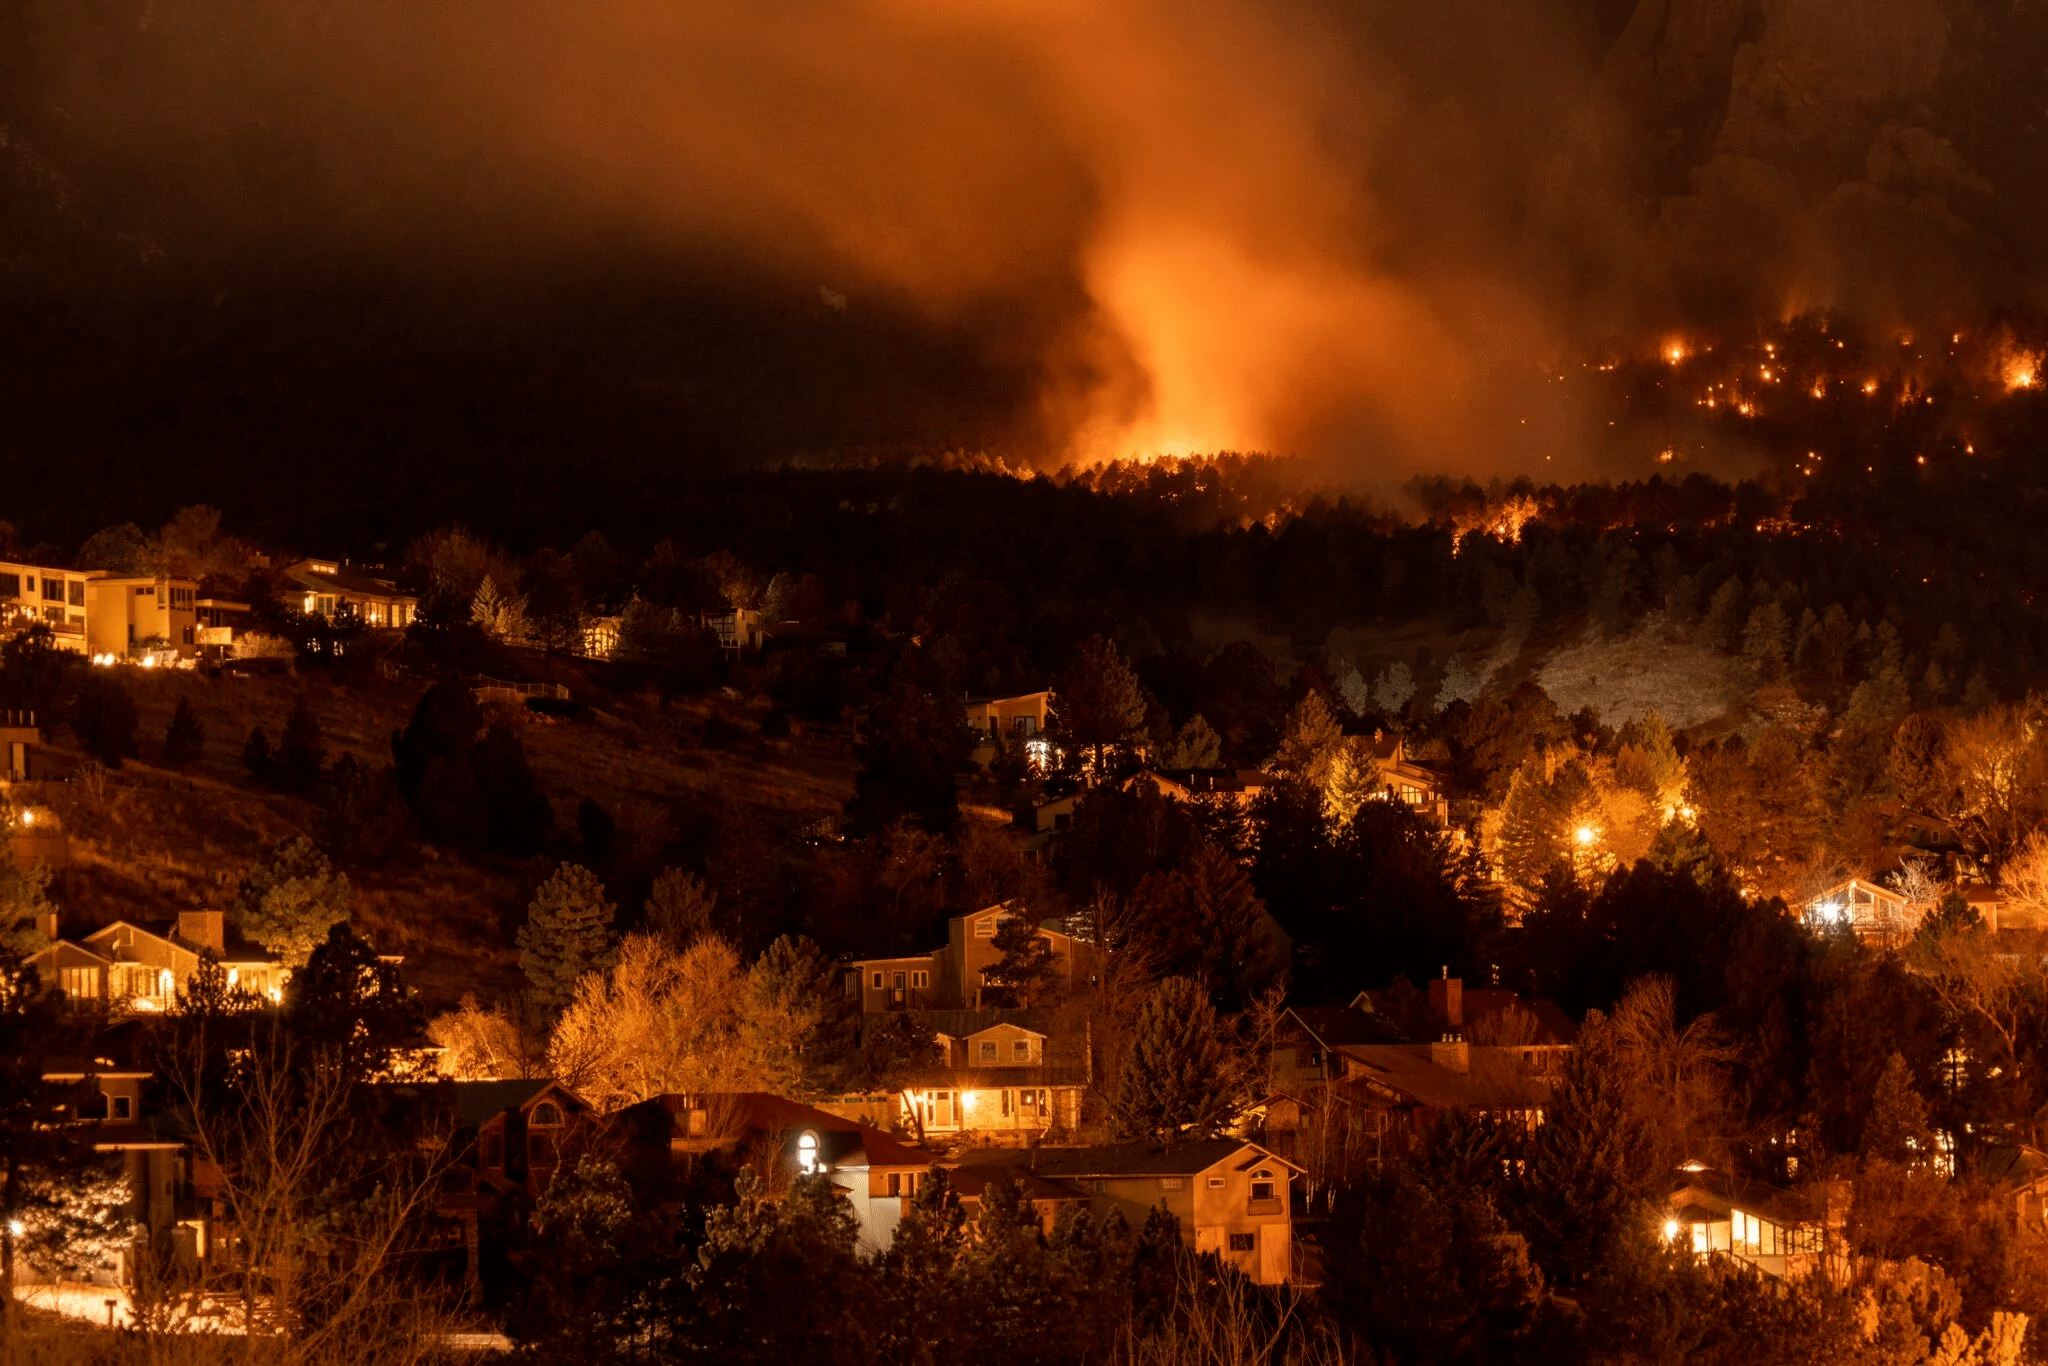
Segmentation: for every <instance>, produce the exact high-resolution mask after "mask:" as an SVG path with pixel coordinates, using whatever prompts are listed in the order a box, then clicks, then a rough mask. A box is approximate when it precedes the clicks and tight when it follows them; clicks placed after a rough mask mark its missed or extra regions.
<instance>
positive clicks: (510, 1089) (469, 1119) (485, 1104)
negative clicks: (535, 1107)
mask: <svg viewBox="0 0 2048 1366" xmlns="http://www.w3.org/2000/svg"><path fill="white" fill-rule="evenodd" d="M452 1084H453V1085H454V1087H455V1115H456V1118H457V1119H458V1120H459V1121H460V1123H461V1125H462V1127H463V1128H465V1129H477V1128H481V1127H482V1126H483V1125H484V1124H486V1123H488V1122H489V1121H490V1120H491V1119H493V1118H495V1117H496V1116H498V1115H500V1114H503V1113H504V1112H505V1111H507V1110H513V1109H517V1108H518V1107H520V1106H522V1105H524V1104H526V1102H528V1101H529V1100H532V1099H533V1098H534V1097H535V1096H537V1095H539V1094H540V1093H541V1092H542V1091H545V1090H546V1089H547V1088H548V1087H550V1086H553V1085H554V1084H555V1083H554V1079H553V1078H552V1077H519V1078H515V1079H513V1080H509V1081H458V1082H454V1083H452Z"/></svg>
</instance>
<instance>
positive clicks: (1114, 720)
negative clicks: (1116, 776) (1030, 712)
mask: <svg viewBox="0 0 2048 1366" xmlns="http://www.w3.org/2000/svg"><path fill="white" fill-rule="evenodd" d="M1051 711H1052V724H1053V728H1054V729H1056V730H1058V731H1059V732H1060V733H1061V734H1063V735H1064V736H1066V738H1067V739H1069V740H1071V741H1072V742H1074V743H1075V744H1077V745H1081V746H1083V747H1084V748H1086V749H1088V750H1089V751H1091V753H1092V754H1093V757H1094V771H1095V773H1096V774H1097V775H1098V776H1099V775H1100V774H1101V772H1102V759H1103V751H1104V750H1106V749H1107V748H1108V747H1109V746H1111V745H1117V744H1122V743H1124V741H1125V740H1127V739H1128V738H1129V737H1130V736H1131V735H1132V733H1133V732H1135V731H1136V730H1137V729H1138V728H1139V727H1140V726H1142V725H1144V724H1145V694H1144V690H1143V689H1141V688H1140V687H1139V686H1138V676H1137V675H1136V674H1134V673H1132V672H1131V669H1130V666H1129V665H1128V664H1126V663H1124V657H1123V655H1122V653H1121V652H1119V651H1118V649H1117V648H1116V643H1115V642H1114V641H1112V640H1110V639H1109V638H1108V637H1107V636H1090V637H1088V639H1086V640H1084V641H1082V642H1081V646H1080V648H1079V649H1078V650H1076V651H1075V652H1074V658H1073V659H1072V661H1070V662H1069V663H1068V665H1067V667H1066V668H1065V669H1063V670H1062V671H1061V672H1060V676H1059V678H1058V679H1057V680H1056V681H1055V682H1054V684H1053V689H1052V698H1051Z"/></svg>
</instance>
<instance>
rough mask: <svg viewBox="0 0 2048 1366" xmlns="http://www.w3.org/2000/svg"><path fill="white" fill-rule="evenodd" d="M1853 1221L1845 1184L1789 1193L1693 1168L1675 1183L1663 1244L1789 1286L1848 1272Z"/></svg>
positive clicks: (1823, 1184) (1831, 1183) (1681, 1173)
mask: <svg viewBox="0 0 2048 1366" xmlns="http://www.w3.org/2000/svg"><path fill="white" fill-rule="evenodd" d="M1847 1215H1848V1186H1847V1183H1845V1182H1839V1181H1826V1182H1820V1183H1818V1184H1816V1185H1814V1186H1810V1187H1805V1188H1802V1189H1800V1190H1797V1191H1790V1190H1783V1189H1780V1188H1779V1187H1776V1186H1769V1185H1765V1184H1763V1183H1762V1182H1758V1181H1745V1180H1741V1179H1740V1178H1737V1177H1733V1176H1730V1175H1728V1174H1727V1173H1725V1172H1717V1171H1714V1170H1712V1169H1710V1168H1707V1167H1705V1166H1702V1165H1701V1164H1700V1163H1697V1162H1692V1163H1687V1164H1686V1166H1685V1167H1684V1168H1682V1169H1681V1170H1680V1171H1679V1173H1678V1174H1677V1176H1676V1177H1675V1178H1674V1180H1673V1183H1672V1189H1671V1195H1670V1200H1669V1205H1668V1209H1667V1213H1666V1215H1665V1221H1664V1237H1665V1239H1666V1240H1667V1241H1669V1242H1671V1243H1672V1244H1674V1245H1675V1246H1677V1247H1680V1248H1689V1249H1691V1250H1692V1252H1693V1253H1694V1254H1695V1255H1697V1256H1700V1257H1711V1256H1723V1257H1727V1258H1730V1259H1731V1260H1733V1261H1736V1262H1740V1263H1741V1264H1743V1265H1745V1266H1748V1267H1750V1268H1752V1269H1753V1270H1756V1271H1760V1272H1762V1273H1763V1274H1764V1275H1766V1276H1773V1277H1776V1278H1778V1279H1780V1280H1788V1279H1794V1278H1797V1277H1800V1276H1804V1275H1807V1274H1809V1273H1811V1272H1813V1271H1816V1270H1820V1269H1823V1268H1833V1269H1835V1270H1840V1269H1842V1268H1843V1266H1844V1265H1845V1263H1846V1258H1847V1255H1848V1242H1847V1239H1846V1236H1845V1233H1844V1227H1845V1225H1846V1222H1847Z"/></svg>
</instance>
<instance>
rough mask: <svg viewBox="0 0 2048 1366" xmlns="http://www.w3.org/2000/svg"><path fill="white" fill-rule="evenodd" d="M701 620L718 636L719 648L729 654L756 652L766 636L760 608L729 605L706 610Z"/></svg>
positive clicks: (705, 627)
mask: <svg viewBox="0 0 2048 1366" xmlns="http://www.w3.org/2000/svg"><path fill="white" fill-rule="evenodd" d="M699 620H701V621H702V622H703V624H704V629H705V630H707V631H709V632H711V634H712V635H714V636H717V637H718V648H719V649H721V650H724V651H725V652H726V653H727V654H731V655H736V654H740V653H741V652H743V651H744V652H746V653H748V654H752V653H755V652H756V651H758V650H760V648H761V642H762V641H763V639H764V638H765V637H764V636H763V634H762V629H761V612H760V609H758V608H754V607H727V608H725V609H724V610H722V611H717V612H706V613H704V615H703V616H702V617H701V618H699Z"/></svg>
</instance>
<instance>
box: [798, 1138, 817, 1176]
mask: <svg viewBox="0 0 2048 1366" xmlns="http://www.w3.org/2000/svg"><path fill="white" fill-rule="evenodd" d="M796 1165H797V1170H799V1171H801V1172H803V1173H804V1175H806V1176H809V1175H811V1174H812V1173H814V1172H816V1171H817V1170H818V1136H817V1135H816V1134H814V1133H811V1132H810V1131H809V1130H806V1131H804V1132H803V1133H801V1134H799V1135H797V1140H796Z"/></svg>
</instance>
